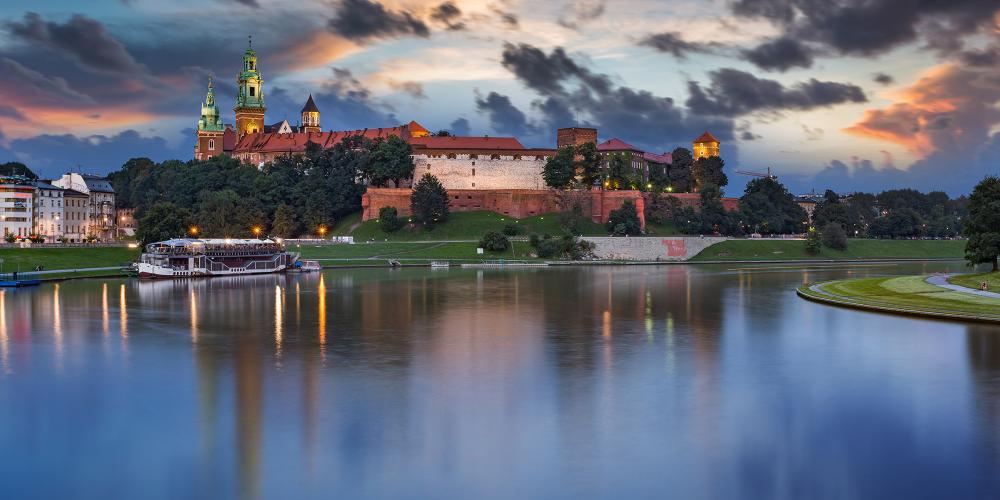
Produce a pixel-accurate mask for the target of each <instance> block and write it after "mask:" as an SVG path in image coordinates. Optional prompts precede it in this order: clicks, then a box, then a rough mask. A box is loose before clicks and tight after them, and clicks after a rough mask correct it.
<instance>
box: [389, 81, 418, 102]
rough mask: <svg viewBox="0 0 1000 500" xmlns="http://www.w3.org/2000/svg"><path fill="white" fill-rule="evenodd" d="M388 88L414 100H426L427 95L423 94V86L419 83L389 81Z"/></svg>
mask: <svg viewBox="0 0 1000 500" xmlns="http://www.w3.org/2000/svg"><path fill="white" fill-rule="evenodd" d="M389 87H390V88H392V89H393V90H398V91H400V92H403V93H404V94H407V95H409V96H410V97H412V98H414V99H427V94H425V93H424V85H423V84H422V83H420V82H414V81H409V80H408V81H405V82H397V81H390V82H389Z"/></svg>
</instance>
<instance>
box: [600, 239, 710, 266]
mask: <svg viewBox="0 0 1000 500" xmlns="http://www.w3.org/2000/svg"><path fill="white" fill-rule="evenodd" d="M583 239H584V240H587V241H590V242H593V243H594V245H595V248H594V255H595V256H596V257H597V258H599V259H604V260H628V261H683V260H688V259H690V258H692V257H694V256H695V255H698V254H699V253H701V251H702V250H704V249H706V248H708V247H710V246H712V245H714V244H716V243H719V242H721V241H725V240H726V239H728V238H718V237H705V238H700V237H696V236H695V237H690V236H676V237H674V236H671V237H635V238H633V237H628V238H624V237H614V238H610V237H607V238H601V237H586V238H583Z"/></svg>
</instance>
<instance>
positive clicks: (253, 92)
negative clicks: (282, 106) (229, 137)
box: [233, 39, 267, 137]
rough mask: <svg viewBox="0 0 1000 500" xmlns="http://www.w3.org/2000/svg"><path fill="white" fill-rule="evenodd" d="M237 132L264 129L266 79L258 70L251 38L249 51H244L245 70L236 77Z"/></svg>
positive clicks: (254, 131)
mask: <svg viewBox="0 0 1000 500" xmlns="http://www.w3.org/2000/svg"><path fill="white" fill-rule="evenodd" d="M236 84H237V86H238V90H237V95H236V106H235V107H233V111H235V112H236V133H237V134H238V135H239V136H240V137H242V136H243V135H244V134H256V133H258V132H263V131H264V111H265V110H267V107H265V106H264V79H263V78H261V76H260V73H259V72H258V71H257V53H256V52H254V50H253V40H252V39H250V41H249V45H248V46H247V51H246V52H244V53H243V70H242V71H240V74H239V75H237V77H236Z"/></svg>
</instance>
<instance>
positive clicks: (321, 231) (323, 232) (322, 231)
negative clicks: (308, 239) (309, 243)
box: [319, 226, 326, 238]
mask: <svg viewBox="0 0 1000 500" xmlns="http://www.w3.org/2000/svg"><path fill="white" fill-rule="evenodd" d="M324 236H326V226H320V227H319V237H320V238H323V237H324Z"/></svg>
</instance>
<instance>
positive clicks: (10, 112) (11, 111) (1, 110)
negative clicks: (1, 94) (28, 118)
mask: <svg viewBox="0 0 1000 500" xmlns="http://www.w3.org/2000/svg"><path fill="white" fill-rule="evenodd" d="M0 117H4V118H12V119H14V120H17V121H24V119H25V117H24V115H23V114H21V112H20V111H18V110H17V108H15V107H14V106H7V105H5V104H0Z"/></svg>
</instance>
